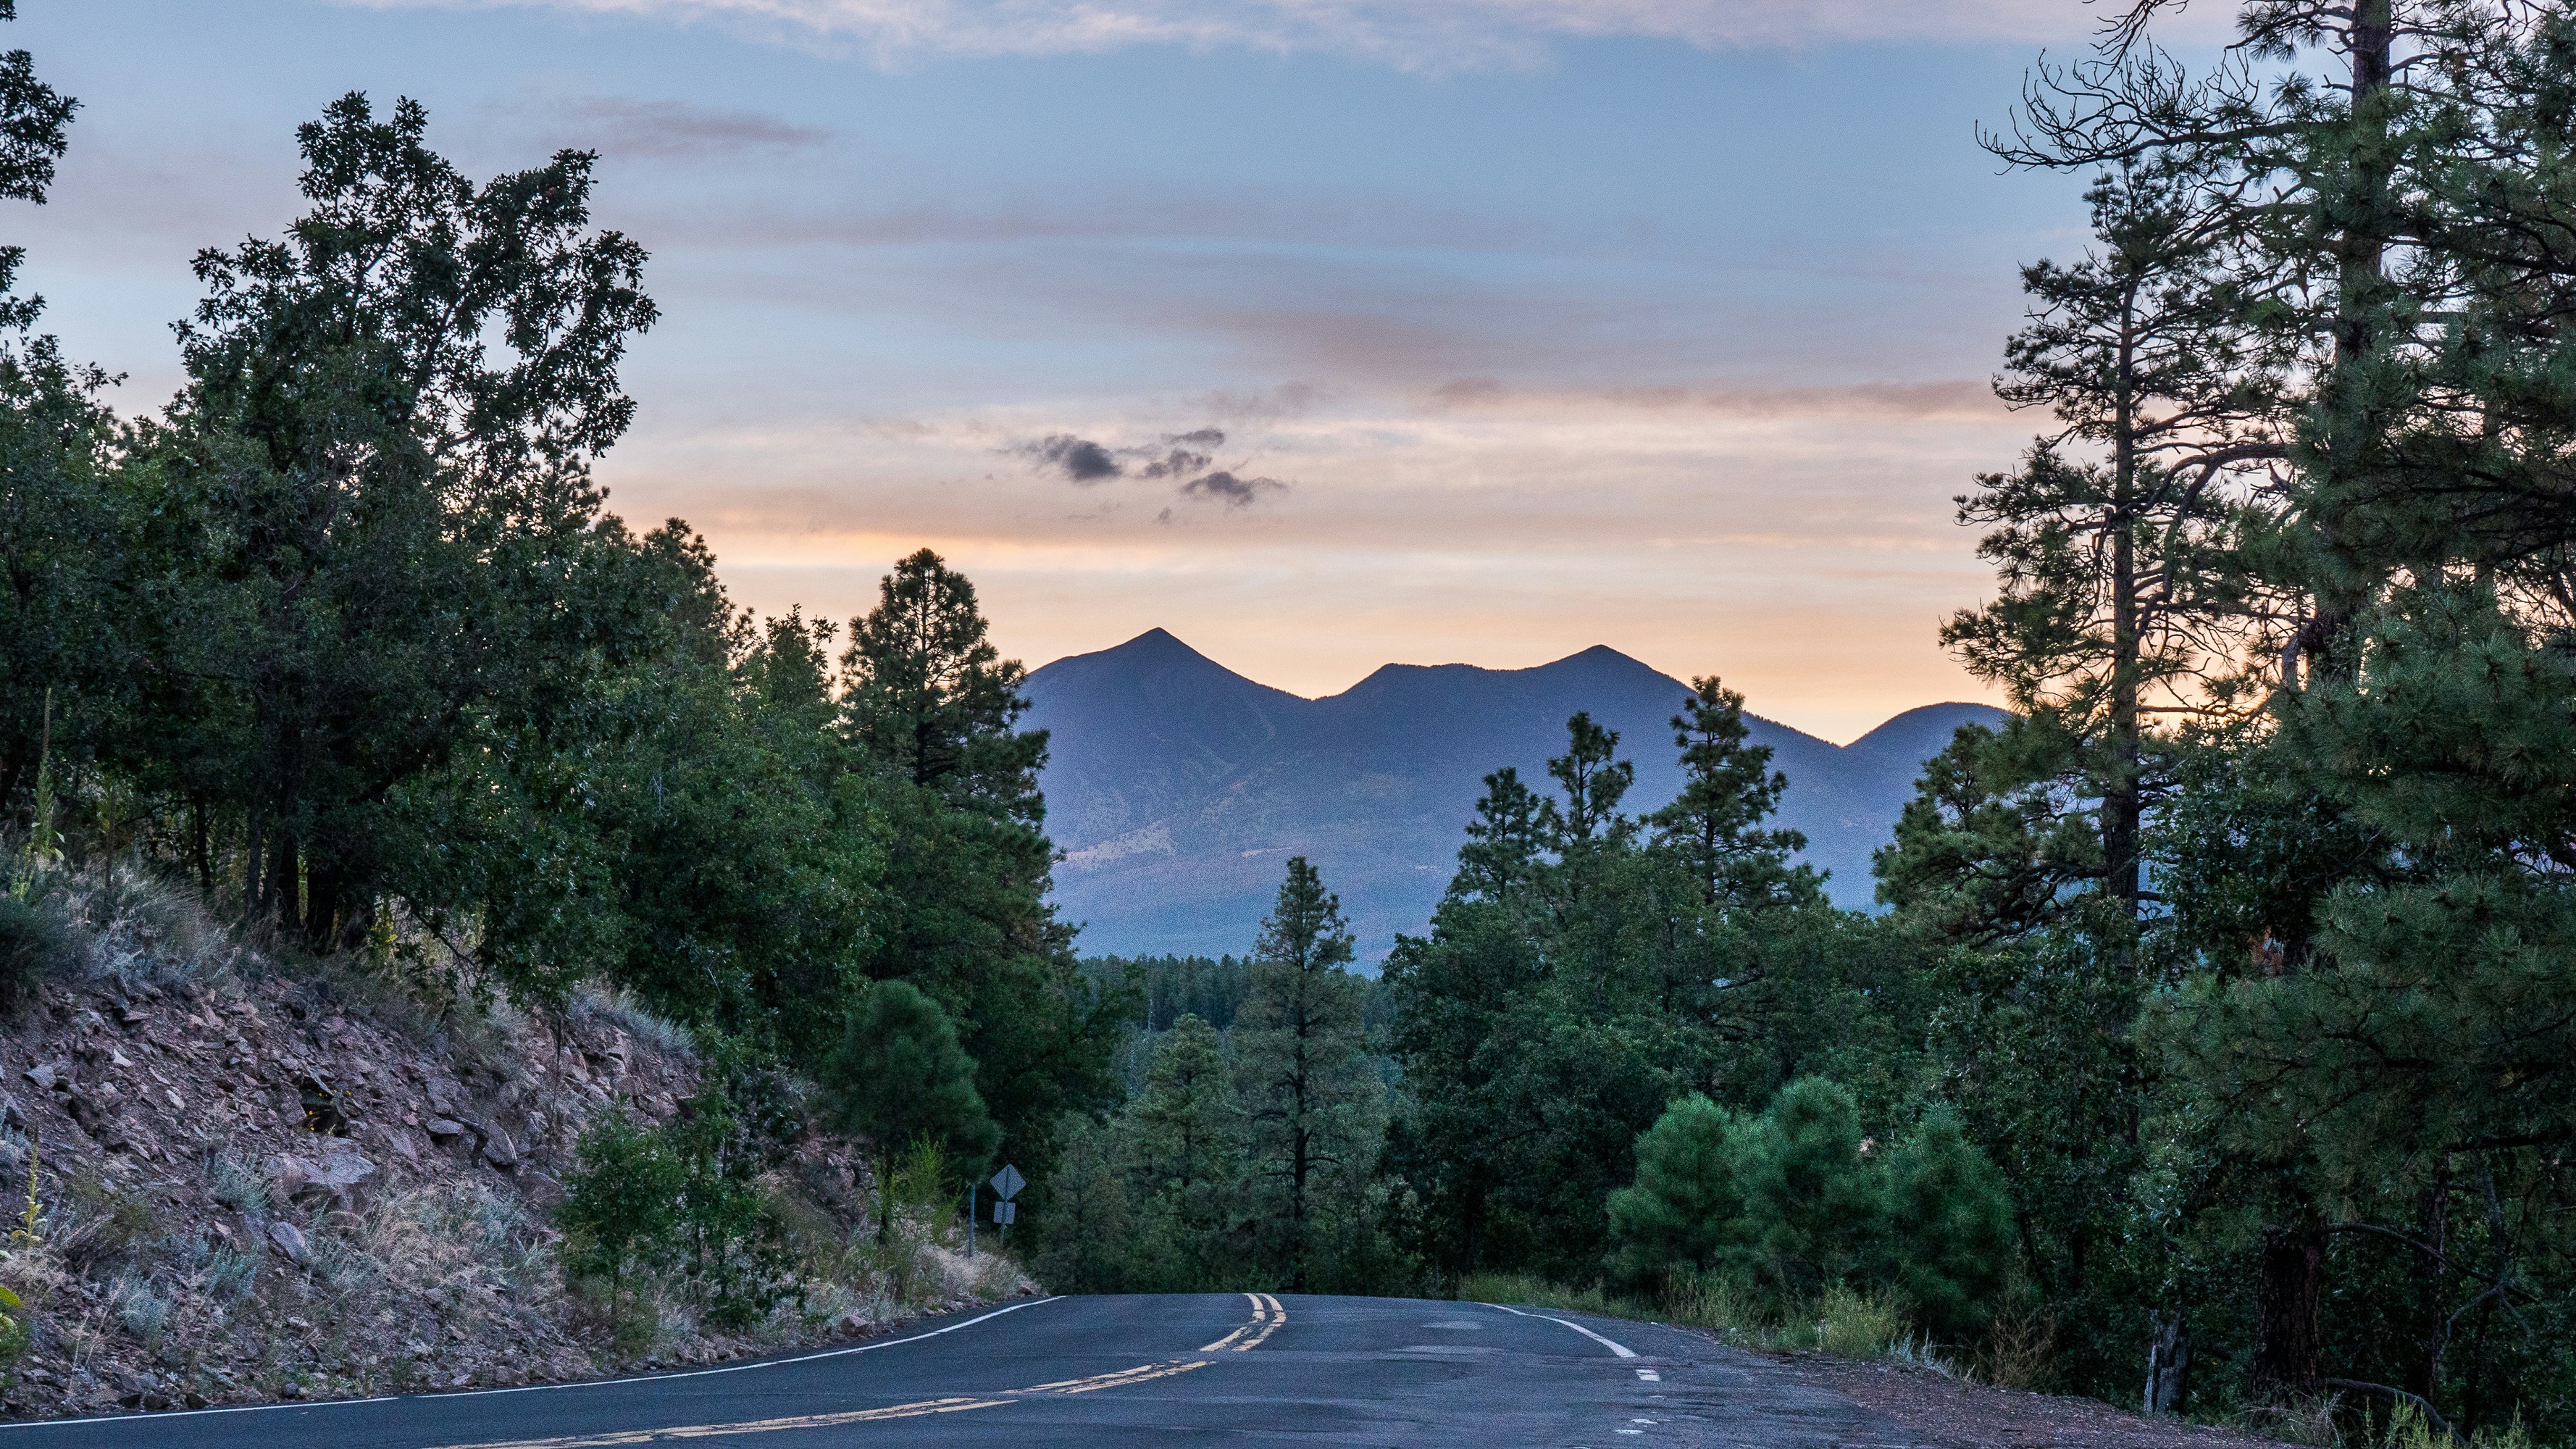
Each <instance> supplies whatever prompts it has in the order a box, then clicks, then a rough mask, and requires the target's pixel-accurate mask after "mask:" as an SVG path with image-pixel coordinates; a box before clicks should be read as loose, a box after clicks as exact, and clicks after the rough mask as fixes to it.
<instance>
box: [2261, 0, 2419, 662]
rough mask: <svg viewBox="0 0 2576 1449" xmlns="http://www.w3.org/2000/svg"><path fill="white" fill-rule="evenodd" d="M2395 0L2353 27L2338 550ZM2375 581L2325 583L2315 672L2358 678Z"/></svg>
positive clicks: (2378, 266)
mask: <svg viewBox="0 0 2576 1449" xmlns="http://www.w3.org/2000/svg"><path fill="white" fill-rule="evenodd" d="M2392 3H2393V0H2359V3H2357V4H2356V5H2355V6H2354V7H2353V11H2352V19H2351V22H2350V24H2349V25H2348V26H2347V28H2346V30H2345V32H2344V47H2345V49H2346V51H2347V52H2349V54H2350V55H2351V57H2352V89H2351V104H2352V116H2353V125H2354V135H2353V139H2352V142H2351V144H2352V145H2353V147H2354V151H2353V153H2352V154H2351V155H2349V156H2348V157H2347V158H2346V159H2348V160H2349V161H2350V162H2351V164H2352V178H2353V179H2352V181H2351V182H2350V183H2349V184H2350V185H2351V186H2352V187H2353V189H2354V192H2355V194H2354V195H2351V196H2347V197H2344V198H2342V207H2343V210H2344V213H2345V216H2346V218H2347V219H2346V220H2345V222H2344V225H2343V229H2342V231H2341V232H2340V233H2339V234H2338V235H2337V237H2336V238H2335V269H2336V299H2335V321H2334V362H2333V365H2332V367H2331V368H2329V369H2328V371H2327V374H2326V376H2325V378H2324V379H2323V380H2322V383H2323V386H2322V388H2321V391H2322V393H2323V394H2324V396H2323V401H2324V403H2325V404H2326V414H2327V417H2328V419H2329V421H2328V424H2327V427H2326V433H2325V447H2324V449H2323V454H2324V456H2323V458H2322V459H2321V460H2320V461H2321V463H2322V464H2323V466H2324V468H2325V470H2326V471H2327V472H2328V473H2329V474H2330V475H2343V476H2329V477H2328V478H2327V479H2326V480H2325V482H2326V488H2325V494H2324V497H2323V499H2322V500H2321V501H2322V503H2323V506H2322V507H2321V508H2319V509H2318V510H2317V514H2316V522H2317V526H2318V530H2319V532H2321V533H2322V534H2323V535H2324V536H2325V542H2326V547H2327V549H2328V550H2329V551H2330V552H2340V551H2341V550H2342V548H2343V547H2344V545H2345V543H2346V541H2347V540H2348V539H2349V537H2350V536H2351V535H2352V533H2353V531H2354V530H2353V525H2352V521H2351V520H2350V519H2349V518H2348V517H2346V516H2345V515H2346V513H2347V510H2348V507H2349V500H2348V499H2347V498H2345V497H2344V496H2343V493H2344V489H2345V488H2346V487H2347V486H2348V485H2349V483H2350V482H2351V481H2352V480H2351V478H2350V476H2349V475H2350V474H2351V473H2352V472H2353V471H2354V470H2355V467H2356V460H2357V458H2358V457H2359V455H2360V453H2361V451H2362V438H2361V435H2360V427H2359V424H2360V422H2361V419H2359V418H2358V417H2356V416H2355V414H2356V413H2357V412H2358V410H2359V407H2360V403H2359V399H2358V397H2357V394H2358V392H2359V391H2360V389H2361V371H2362V367H2363V364H2364V362H2365V361H2366V360H2367V359H2368V357H2369V355H2370V352H2371V350H2372V348H2373V347H2375V346H2376V345H2377V341H2378V338H2377V336H2376V333H2375V331H2374V329H2373V327H2372V325H2371V310H2372V309H2373V308H2374V307H2376V306H2377V305H2379V302H2380V290H2381V287H2382V285H2383V283H2384V282H2385V280H2386V276H2387V250H2388V248H2387V243H2386V241H2385V239H2384V236H2383V233H2384V231H2385V230H2386V225H2387V224H2386V218H2385V212H2386V210H2387V207H2388V197H2389V191H2390V185H2391V178H2392V177H2393V175H2394V166H2393V164H2392V160H2391V157H2390V155H2389V147H2388V145H2387V144H2386V143H2387V136H2386V118H2385V116H2384V115H2383V114H2382V107H2384V106H2385V105H2386V104H2387V102H2388V94H2389V83H2390V79H2391V77H2392V75H2393V71H2392V69H2391V61H2392V53H2391V40H2392V37H2393V33H2394V30H2395V25H2394V18H2393V15H2392V13H2391V12H2392ZM2366 588H2367V585H2366V584H2365V585H2363V586H2361V587H2360V588H2356V587H2355V586H2354V585H2353V584H2352V582H2350V580H2349V579H2348V578H2347V579H2344V580H2337V581H2330V582H2328V583H2327V584H2325V585H2324V586H2323V587H2321V588H2320V589H2319V590H2318V594H2317V600H2316V616H2315V617H2314V618H2313V619H2311V620H2309V621H2308V623H2307V625H2306V627H2305V628H2303V629H2302V630H2301V631H2300V636H2301V639H2302V641H2303V643H2304V647H2305V649H2306V652H2307V653H2308V655H2309V656H2310V657H2311V658H2312V659H2313V660H2314V661H2315V662H2314V664H2313V665H2312V666H2311V669H2310V677H2311V678H2315V677H2316V674H2317V671H2318V670H2322V671H2324V672H2325V674H2326V675H2328V676H2330V677H2335V678H2342V679H2349V678H2351V677H2352V675H2353V673H2354V671H2356V670H2357V669H2358V668H2359V667H2360V660H2359V658H2358V651H2357V650H2355V649H2354V648H2353V647H2352V641H2351V640H2350V639H2349V638H2348V637H2347V636H2348V635H2349V634H2350V632H2351V630H2352V626H2353V624H2354V622H2355V621H2356V620H2357V619H2358V618H2359V617H2360V615H2361V611H2362V609H2363V607H2364V606H2365V604H2366V603H2367V602H2368V597H2367V594H2366V593H2365V592H2363V590H2365V589H2366ZM2282 682H2283V684H2284V685H2285V686H2286V685H2289V684H2291V683H2293V681H2292V680H2290V679H2287V678H2285V679H2284V680H2283V681H2282Z"/></svg>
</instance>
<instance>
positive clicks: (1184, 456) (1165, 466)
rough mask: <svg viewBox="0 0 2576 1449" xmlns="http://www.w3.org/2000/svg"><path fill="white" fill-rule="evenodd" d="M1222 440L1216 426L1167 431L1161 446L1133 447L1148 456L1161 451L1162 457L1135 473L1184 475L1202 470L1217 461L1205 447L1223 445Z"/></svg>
mask: <svg viewBox="0 0 2576 1449" xmlns="http://www.w3.org/2000/svg"><path fill="white" fill-rule="evenodd" d="M1224 443H1225V434H1224V433H1223V432H1221V431H1219V430H1218V429H1215V428H1198V429H1195V430H1193V431H1191V432H1186V433H1171V434H1167V435H1166V436H1165V437H1164V439H1163V443H1162V446H1161V448H1159V449H1155V448H1139V449H1136V450H1135V451H1136V452H1139V453H1143V454H1146V455H1148V456H1151V455H1152V454H1154V453H1156V452H1158V451H1159V452H1160V453H1161V454H1162V456H1161V457H1159V458H1154V460H1153V461H1152V462H1150V463H1147V464H1146V465H1145V466H1143V467H1142V468H1139V469H1137V470H1136V476H1137V477H1139V478H1187V477H1190V476H1191V475H1193V474H1196V473H1200V472H1204V471H1206V469H1207V468H1208V466H1209V465H1210V464H1212V463H1214V462H1216V455H1215V454H1213V453H1210V452H1208V451H1206V450H1207V449H1210V448H1216V447H1222V446H1223V445H1224Z"/></svg>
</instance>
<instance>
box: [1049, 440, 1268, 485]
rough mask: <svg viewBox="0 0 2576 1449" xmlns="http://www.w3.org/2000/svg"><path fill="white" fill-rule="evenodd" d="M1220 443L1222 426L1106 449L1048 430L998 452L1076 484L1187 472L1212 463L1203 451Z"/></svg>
mask: <svg viewBox="0 0 2576 1449" xmlns="http://www.w3.org/2000/svg"><path fill="white" fill-rule="evenodd" d="M1224 444H1225V430H1224V429H1222V428H1193V429H1192V430H1190V431H1189V432H1186V433H1165V434H1164V435H1163V438H1162V441H1160V442H1158V443H1151V444H1147V445H1145V446H1143V447H1135V448H1110V447H1107V446H1105V445H1103V444H1100V443H1095V442H1093V441H1091V440H1090V439H1089V438H1083V437H1076V436H1075V435H1074V434H1072V433H1049V434H1047V435H1046V436H1045V437H1043V438H1040V439H1038V440H1037V441H1036V442H1034V443H1014V444H1012V445H1011V446H1010V447H1008V448H1005V449H1003V451H1004V452H1006V453H1012V454H1016V455H1017V456H1019V457H1023V458H1027V459H1030V460H1031V461H1033V462H1035V463H1036V464H1037V465H1038V466H1039V467H1040V468H1042V469H1054V470H1057V471H1059V472H1061V473H1063V474H1064V476H1065V477H1067V478H1070V479H1072V480H1073V481H1074V482H1076V483H1105V482H1107V481H1109V480H1110V479H1112V478H1130V477H1133V478H1186V477H1190V476H1191V475H1193V474H1197V473H1199V472H1202V471H1204V470H1205V469H1206V468H1207V467H1208V466H1209V465H1211V464H1213V463H1214V462H1216V455H1215V454H1213V453H1211V452H1209V451H1208V450H1209V449H1212V448H1218V447H1222V446H1224ZM1131 463H1132V464H1134V465H1135V466H1134V467H1133V468H1132V469H1131V468H1130V467H1129V465H1130V464H1131Z"/></svg>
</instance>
